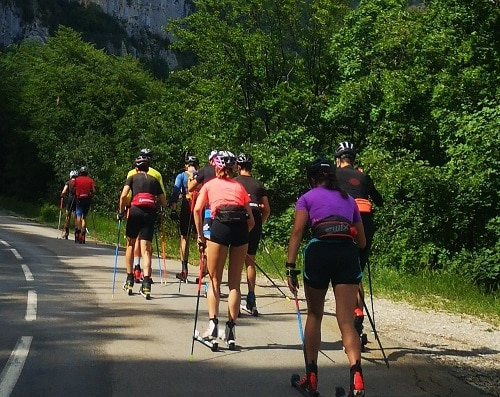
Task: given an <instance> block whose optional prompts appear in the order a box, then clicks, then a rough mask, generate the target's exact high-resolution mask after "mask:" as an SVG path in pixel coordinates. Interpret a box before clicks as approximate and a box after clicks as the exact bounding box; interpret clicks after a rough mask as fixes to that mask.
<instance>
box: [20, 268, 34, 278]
mask: <svg viewBox="0 0 500 397" xmlns="http://www.w3.org/2000/svg"><path fill="white" fill-rule="evenodd" d="M21 267H22V268H23V272H24V278H26V281H34V280H35V279H34V278H33V274H31V270H30V268H29V267H28V265H24V264H22V265H21Z"/></svg>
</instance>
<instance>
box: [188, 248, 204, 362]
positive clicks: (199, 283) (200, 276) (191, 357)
mask: <svg viewBox="0 0 500 397" xmlns="http://www.w3.org/2000/svg"><path fill="white" fill-rule="evenodd" d="M198 248H199V250H200V274H199V276H198V296H197V297H196V309H195V312H194V327H193V335H192V338H193V340H192V341H191V355H190V356H189V361H193V352H194V340H195V333H196V325H197V323H198V311H199V308H200V295H201V283H202V278H203V272H204V270H205V266H206V263H205V245H204V244H203V243H198Z"/></svg>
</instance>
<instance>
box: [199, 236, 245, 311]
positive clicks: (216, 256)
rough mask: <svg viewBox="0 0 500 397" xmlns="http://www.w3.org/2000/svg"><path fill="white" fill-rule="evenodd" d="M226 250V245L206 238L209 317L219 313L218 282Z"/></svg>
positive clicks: (219, 282) (220, 277)
mask: <svg viewBox="0 0 500 397" xmlns="http://www.w3.org/2000/svg"><path fill="white" fill-rule="evenodd" d="M227 252H228V247H226V246H224V245H220V244H217V243H213V242H211V241H208V240H207V269H208V276H209V282H210V287H209V288H208V291H207V306H208V316H209V318H214V317H217V316H218V315H219V303H220V284H221V281H222V274H223V273H224V262H225V261H226V256H227ZM242 262H243V261H242ZM240 277H241V276H240Z"/></svg>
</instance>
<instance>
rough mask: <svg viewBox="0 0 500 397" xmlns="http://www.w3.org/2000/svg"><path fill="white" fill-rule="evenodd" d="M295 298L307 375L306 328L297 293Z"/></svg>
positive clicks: (294, 295)
mask: <svg viewBox="0 0 500 397" xmlns="http://www.w3.org/2000/svg"><path fill="white" fill-rule="evenodd" d="M293 298H294V301H295V311H296V313H297V323H298V326H299V335H300V340H301V341H302V352H303V353H304V364H305V366H306V373H307V354H306V338H305V336H304V328H303V327H302V316H301V315H300V307H299V297H298V294H297V291H295V293H294V294H293Z"/></svg>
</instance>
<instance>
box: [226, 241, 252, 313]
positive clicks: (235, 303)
mask: <svg viewBox="0 0 500 397" xmlns="http://www.w3.org/2000/svg"><path fill="white" fill-rule="evenodd" d="M247 248H248V244H245V245H240V246H238V247H231V248H230V249H229V274H228V284H229V297H228V311H229V315H228V317H229V320H230V321H233V322H235V321H236V319H237V318H238V313H239V312H240V303H241V291H240V284H241V271H242V270H243V262H244V260H245V256H246V253H247Z"/></svg>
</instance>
